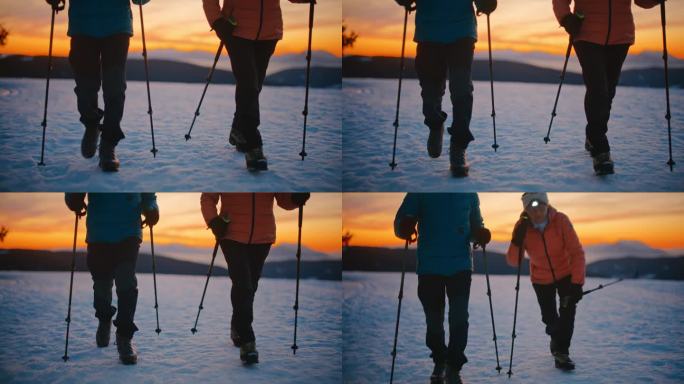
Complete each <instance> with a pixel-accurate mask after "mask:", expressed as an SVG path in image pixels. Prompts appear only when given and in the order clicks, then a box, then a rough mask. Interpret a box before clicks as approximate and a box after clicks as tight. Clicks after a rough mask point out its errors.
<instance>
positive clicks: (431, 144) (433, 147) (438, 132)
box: [427, 123, 444, 159]
mask: <svg viewBox="0 0 684 384" xmlns="http://www.w3.org/2000/svg"><path fill="white" fill-rule="evenodd" d="M429 128H430V134H429V136H428V140H427V151H428V155H430V157H432V158H433V159H436V158H438V157H439V156H440V155H441V154H442V139H443V138H444V123H441V124H440V125H439V126H435V127H429Z"/></svg>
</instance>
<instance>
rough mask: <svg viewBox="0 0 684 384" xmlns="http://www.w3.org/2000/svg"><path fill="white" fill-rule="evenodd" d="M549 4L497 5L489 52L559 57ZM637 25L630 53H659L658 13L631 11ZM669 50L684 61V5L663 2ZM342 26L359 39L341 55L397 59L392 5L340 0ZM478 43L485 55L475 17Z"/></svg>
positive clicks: (559, 40)
mask: <svg viewBox="0 0 684 384" xmlns="http://www.w3.org/2000/svg"><path fill="white" fill-rule="evenodd" d="M551 4H552V2H551V0H514V1H513V0H500V1H499V2H498V7H497V9H496V11H495V12H494V13H492V14H491V16H490V22H491V29H492V49H494V50H515V51H521V52H528V51H542V52H547V53H554V54H563V53H564V52H565V48H566V47H567V34H566V33H565V31H564V30H563V29H562V28H560V27H559V24H558V21H557V20H556V18H555V16H554V14H553V8H552V5H551ZM632 12H633V14H634V19H635V24H636V44H635V45H634V46H633V47H632V48H631V49H630V53H639V52H642V51H644V50H649V51H660V50H662V35H661V33H662V32H661V27H660V10H659V7H656V8H652V9H643V8H639V7H637V6H636V5H632ZM666 12H667V18H668V19H667V23H668V28H667V33H668V37H669V38H668V50H669V51H670V54H672V55H674V56H677V57H679V58H682V57H684V42H683V41H682V39H678V38H675V36H684V1H681V0H674V1H672V0H671V1H668V2H667V9H666ZM342 13H343V17H344V22H345V24H346V25H347V26H348V28H349V29H350V30H353V31H354V32H356V33H358V34H359V36H360V37H359V38H358V39H357V42H356V44H355V45H354V48H352V49H348V48H345V52H344V53H345V55H365V56H399V55H400V53H401V33H402V29H403V22H404V11H403V9H402V8H400V7H399V6H398V5H397V4H396V3H395V2H394V1H392V0H374V1H367V0H344V7H343V12H342ZM408 24H409V25H408V30H407V36H406V39H407V41H411V40H412V39H413V30H414V14H411V15H409V22H408ZM478 36H479V41H480V42H479V43H478V44H477V45H476V49H477V50H479V51H486V50H487V20H486V17H485V16H480V17H478ZM415 48H416V45H415V44H414V43H408V44H407V45H406V52H407V55H408V56H411V57H412V56H415Z"/></svg>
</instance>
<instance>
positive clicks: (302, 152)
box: [299, 150, 307, 161]
mask: <svg viewBox="0 0 684 384" xmlns="http://www.w3.org/2000/svg"><path fill="white" fill-rule="evenodd" d="M306 155H307V153H306V151H304V150H302V151H301V152H299V156H301V157H302V161H304V158H305V157H306Z"/></svg>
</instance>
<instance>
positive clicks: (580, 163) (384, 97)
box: [342, 79, 684, 192]
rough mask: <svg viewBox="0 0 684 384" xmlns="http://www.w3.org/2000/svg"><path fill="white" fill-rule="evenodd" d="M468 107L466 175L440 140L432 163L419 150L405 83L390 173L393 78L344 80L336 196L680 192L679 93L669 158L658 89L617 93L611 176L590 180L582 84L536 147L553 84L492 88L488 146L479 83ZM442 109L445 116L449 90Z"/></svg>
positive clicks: (674, 92)
mask: <svg viewBox="0 0 684 384" xmlns="http://www.w3.org/2000/svg"><path fill="white" fill-rule="evenodd" d="M474 87H475V93H474V107H473V118H472V121H471V131H472V132H473V135H474V136H475V139H476V140H475V141H474V142H472V143H470V146H469V148H468V158H469V161H470V164H471V169H470V176H469V177H467V178H464V179H456V178H452V177H451V176H450V173H449V159H448V146H449V137H450V136H449V135H448V134H447V133H446V132H445V140H444V150H443V152H442V156H441V157H440V158H439V159H430V158H429V157H428V155H427V150H426V149H425V142H426V140H427V136H428V129H427V127H425V126H424V125H423V115H422V112H421V105H422V102H421V100H420V87H419V85H418V81H417V80H414V79H409V80H405V82H404V84H403V87H402V88H403V89H402V97H401V110H400V114H399V134H398V137H397V154H396V162H397V163H398V165H397V167H396V169H395V170H394V171H392V170H391V169H390V167H389V165H388V164H389V162H390V161H391V159H392V141H393V135H394V127H393V126H392V123H393V121H394V114H395V108H396V94H397V81H396V80H388V79H384V80H382V79H344V83H343V94H344V96H343V102H344V104H345V111H346V112H345V113H344V115H343V118H342V119H343V122H342V125H343V127H344V128H343V136H342V141H343V148H344V159H343V161H344V171H343V189H344V190H345V191H351V190H354V191H359V190H361V191H406V190H410V191H413V192H441V191H455V190H459V191H473V192H474V191H477V192H484V191H496V192H503V191H520V190H544V191H547V190H553V191H566V192H572V191H583V192H589V191H612V192H616V191H646V190H648V191H680V190H682V189H684V177H683V176H682V168H681V164H682V163H684V158H682V153H683V152H682V149H683V148H684V130H682V129H681V127H682V125H684V111H683V110H682V109H681V108H677V106H679V105H684V90H681V89H671V90H670V98H671V100H670V102H671V106H672V141H673V142H672V151H673V158H674V160H675V162H677V165H675V169H674V172H670V169H669V167H668V166H667V165H666V164H665V163H666V162H667V160H668V147H667V125H666V120H665V118H664V115H665V92H664V90H663V89H650V88H635V87H618V90H617V95H616V97H615V100H614V103H613V109H612V116H611V121H610V123H609V131H608V137H609V140H610V142H611V149H612V151H611V152H612V156H613V160H614V161H615V170H616V174H615V175H611V176H606V177H597V176H595V175H594V173H593V169H592V165H591V158H590V156H589V155H588V154H587V153H586V151H585V150H584V126H585V121H586V120H585V116H584V108H583V99H584V86H578V85H564V86H563V90H562V92H561V97H560V101H559V103H558V110H557V114H558V115H557V116H556V118H555V120H554V123H553V128H552V131H551V142H550V143H549V144H545V143H544V141H543V138H544V136H545V135H546V131H547V129H548V125H549V120H550V115H551V110H552V108H553V101H554V98H555V95H556V90H557V88H558V86H557V85H554V84H528V83H502V82H498V83H496V84H494V87H495V97H496V114H497V116H496V117H497V120H496V123H497V127H496V128H497V142H498V144H499V145H500V147H499V149H498V152H497V153H495V152H494V150H493V149H492V148H491V144H492V143H493V137H492V119H491V117H490V113H491V101H490V92H489V83H488V82H480V81H476V82H474ZM443 109H444V110H445V111H446V112H447V113H448V114H449V116H450V117H449V119H448V120H447V126H448V125H449V124H451V102H450V100H449V94H448V90H447V94H446V95H445V97H444V102H443Z"/></svg>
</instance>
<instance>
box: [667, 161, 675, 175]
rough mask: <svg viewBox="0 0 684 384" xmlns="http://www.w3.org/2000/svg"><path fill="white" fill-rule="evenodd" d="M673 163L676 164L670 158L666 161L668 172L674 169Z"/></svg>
mask: <svg viewBox="0 0 684 384" xmlns="http://www.w3.org/2000/svg"><path fill="white" fill-rule="evenodd" d="M675 164H676V163H675V162H674V160H672V159H670V160H668V161H667V165H669V166H670V172H673V171H674V165H675Z"/></svg>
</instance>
